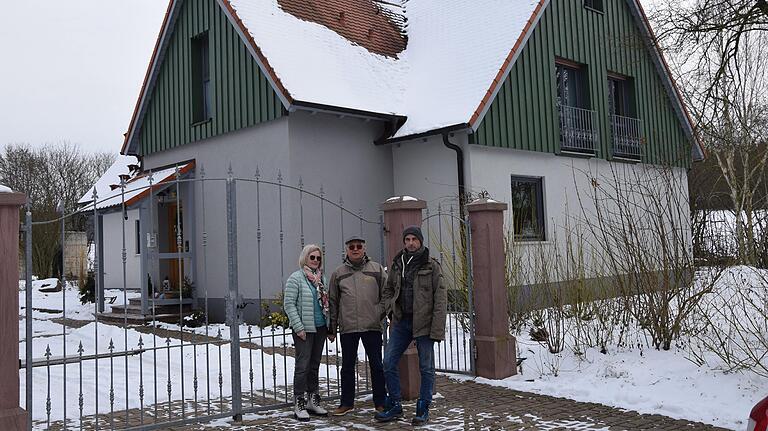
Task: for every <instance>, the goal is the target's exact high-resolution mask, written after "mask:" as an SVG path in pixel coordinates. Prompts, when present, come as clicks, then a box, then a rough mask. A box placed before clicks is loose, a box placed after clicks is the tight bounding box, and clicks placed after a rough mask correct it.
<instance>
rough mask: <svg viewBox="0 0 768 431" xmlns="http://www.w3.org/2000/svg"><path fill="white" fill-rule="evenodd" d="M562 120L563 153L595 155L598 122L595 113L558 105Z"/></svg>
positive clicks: (561, 141)
mask: <svg viewBox="0 0 768 431" xmlns="http://www.w3.org/2000/svg"><path fill="white" fill-rule="evenodd" d="M557 110H558V114H559V118H560V148H561V149H562V150H563V151H575V152H579V153H586V154H595V148H597V138H598V135H597V121H596V120H595V111H590V110H589V109H582V108H576V107H573V106H563V105H558V107H557Z"/></svg>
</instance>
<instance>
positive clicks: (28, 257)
mask: <svg viewBox="0 0 768 431" xmlns="http://www.w3.org/2000/svg"><path fill="white" fill-rule="evenodd" d="M24 231H25V233H24V255H25V264H24V279H25V280H26V281H25V284H24V286H25V288H24V302H25V305H26V309H25V310H24V311H26V319H25V322H24V323H25V326H26V330H27V331H26V335H25V336H24V340H25V342H24V347H25V350H26V352H25V356H26V359H27V362H26V368H25V369H24V377H25V378H26V388H25V389H24V391H25V395H26V399H27V402H26V404H25V405H24V408H25V409H26V410H27V429H28V430H30V431H31V430H32V206H31V204H30V202H29V201H27V211H26V223H25V226H24Z"/></svg>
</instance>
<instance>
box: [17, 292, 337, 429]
mask: <svg viewBox="0 0 768 431" xmlns="http://www.w3.org/2000/svg"><path fill="white" fill-rule="evenodd" d="M57 284H58V280H57V279H44V280H34V281H33V282H32V286H33V292H32V293H33V302H32V303H33V307H32V308H33V312H32V317H33V324H32V332H33V334H34V335H33V337H32V339H33V344H32V350H33V355H32V356H33V362H39V361H42V364H43V366H38V367H33V370H34V371H33V388H34V390H33V408H32V417H33V420H34V421H46V420H47V417H48V410H47V408H46V404H47V403H48V402H49V401H50V403H51V406H50V415H51V420H52V421H56V420H61V419H62V418H63V416H64V412H65V411H66V412H67V417H68V419H69V420H73V419H74V420H76V419H77V418H78V417H79V414H80V410H79V395H80V387H81V385H80V382H81V381H82V391H83V399H84V403H83V415H85V416H87V415H92V414H94V413H96V405H97V403H96V397H97V394H98V399H99V401H98V412H99V413H102V414H103V413H109V412H110V411H111V410H112V409H114V410H115V411H121V410H124V409H125V408H126V399H127V400H128V403H127V407H128V408H136V407H140V405H142V404H143V405H144V406H145V407H146V406H150V405H152V404H155V402H156V401H157V402H159V403H167V402H168V399H169V397H170V399H171V400H172V401H175V400H180V399H181V398H182V387H181V386H182V384H184V385H185V388H184V398H185V399H187V400H192V399H194V397H195V392H194V387H193V382H194V381H195V376H197V380H198V392H197V398H198V400H200V401H202V400H205V399H208V394H210V399H215V400H218V399H219V398H220V397H228V396H230V395H231V387H232V384H231V375H232V374H231V362H230V361H231V355H230V344H229V343H228V342H226V341H228V336H229V328H228V327H227V326H225V325H210V326H209V327H208V333H209V335H210V336H213V337H215V336H216V335H217V332H218V330H219V329H221V330H222V332H223V337H222V339H223V340H224V341H225V343H223V344H221V347H220V348H219V346H218V345H215V344H209V345H208V346H207V348H206V346H205V345H197V346H194V345H190V344H189V342H188V341H187V342H186V343H185V345H184V347H183V348H182V347H181V344H180V341H179V340H178V339H175V338H170V339H167V340H166V339H165V338H162V337H157V336H153V335H151V334H142V333H140V332H138V331H137V330H135V329H128V330H124V329H123V328H121V327H118V326H113V325H106V324H103V323H98V324H97V323H95V322H94V321H93V312H94V304H81V303H80V300H79V295H78V290H77V285H76V284H75V283H67V288H66V289H65V290H64V291H63V292H62V291H59V292H48V293H46V292H42V291H41V289H45V288H50V287H55V286H56V285H57ZM24 288H25V282H24V281H20V282H19V326H20V327H19V339H20V343H19V358H20V359H24V358H25V357H26V354H25V346H26V343H25V341H24V338H25V336H26V332H25V325H24V318H25V313H26V310H25V309H24V308H23V307H24V300H25V295H26V292H25V290H24ZM135 295H137V294H136V293H128V295H127V298H128V299H130V298H131V297H133V296H135ZM105 296H116V297H117V298H116V301H115V305H119V304H122V303H123V299H124V297H123V295H122V292H120V291H109V290H108V291H106V292H105ZM64 301H65V302H66V318H67V319H74V320H84V321H88V322H89V323H87V324H86V325H85V326H82V327H80V328H72V327H65V326H63V325H61V324H60V323H57V322H55V321H54V319H59V318H61V317H63V316H64V315H65V314H64V313H62V311H61V310H62V308H63V307H62V303H63V302H64ZM41 310H43V311H41ZM107 311H109V304H107ZM159 326H162V327H164V328H166V329H170V330H174V329H176V330H177V329H178V326H177V325H169V324H159ZM241 329H242V331H241V332H242V337H243V339H244V340H245V338H246V337H247V333H246V332H247V327H245V326H243V327H242V328H241ZM64 331H66V343H65V340H64V337H63V336H62V334H63V333H64ZM185 331H187V329H186V328H185ZM258 331H259V328H258V327H255V328H253V333H252V334H253V335H254V336H255V335H256V334H257V333H258ZM195 332H197V333H201V334H204V333H205V328H195ZM267 333H269V334H270V336H269V337H266V338H265V339H264V340H254V341H255V342H257V343H258V344H262V345H269V346H272V345H274V346H283V344H286V345H287V344H288V343H287V341H288V340H290V335H287V336H284V335H283V333H282V332H276V333H275V337H274V338H273V337H271V331H268V330H265V331H264V334H267ZM140 338H141V341H142V343H143V344H142V347H143V349H144V351H143V353H142V354H141V355H139V354H131V355H128V356H125V355H121V354H120V353H121V352H125V351H129V352H131V353H134V351H135V353H137V352H138V350H139V339H140ZM283 340H286V341H285V342H284V341H283ZM260 341H264V342H263V343H262V342H260ZM110 342H112V345H113V350H112V352H113V353H114V356H113V357H112V358H111V360H110V357H109V353H110V349H109V346H110ZM290 344H291V345H292V342H291V343H290ZM81 345H82V349H83V352H82V354H83V356H85V357H87V356H88V355H94V354H95V353H97V352H98V353H99V355H103V357H100V358H98V359H94V358H91V359H85V360H83V362H82V367H81V366H80V363H79V362H77V363H70V364H67V366H66V374H67V378H66V379H65V378H64V366H63V365H60V364H59V365H51V366H50V367H48V366H45V359H46V352H47V351H50V360H51V361H57V360H60V359H61V358H62V357H63V356H64V354H65V350H66V356H67V358H69V359H71V360H75V359H77V358H78V356H79V352H78V350H79V348H80V346H81ZM280 353H281V352H280V349H278V350H277V351H276V353H274V354H266V353H264V351H263V350H251V349H241V350H240V360H241V386H242V389H243V391H245V392H247V391H249V390H250V389H251V382H250V379H249V377H250V373H251V372H253V379H254V382H253V388H254V393H255V394H256V393H257V392H260V391H261V390H266V391H269V390H271V389H275V388H277V389H276V390H277V392H282V391H283V390H284V387H285V385H286V382H288V383H289V384H290V383H291V382H292V376H293V369H294V359H293V358H292V357H290V356H284V355H282V354H280ZM126 365H127V368H126ZM126 369H127V371H128V372H127V373H126ZM338 375H339V374H338V370H337V369H336V367H335V366H326V365H322V366H321V367H320V377H321V378H324V377H330V378H331V379H337V378H338ZM97 378H98V381H97ZM19 379H20V383H21V389H20V390H21V404H22V406H21V407H22V408H26V407H25V403H26V395H25V390H26V389H25V387H26V374H25V369H22V370H20V377H19ZM219 379H221V386H220V385H219ZM155 382H156V384H155ZM126 387H127V388H128V393H127V397H126ZM142 388H143V393H144V396H143V399H142V398H141V397H140V395H139V394H140V390H141V389H142ZM169 388H170V395H169V393H168V390H169ZM111 392H112V395H113V396H114V404H113V405H112V406H110V393H111ZM267 393H269V392H267ZM65 394H66V410H65V404H64V398H65ZM161 408H162V407H161ZM36 426H37V427H44V426H45V423H40V424H38V425H36Z"/></svg>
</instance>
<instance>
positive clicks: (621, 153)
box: [610, 115, 643, 160]
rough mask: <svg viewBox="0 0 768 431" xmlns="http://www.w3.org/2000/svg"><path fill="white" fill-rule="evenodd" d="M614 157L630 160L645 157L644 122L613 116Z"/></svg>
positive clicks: (611, 117)
mask: <svg viewBox="0 0 768 431" xmlns="http://www.w3.org/2000/svg"><path fill="white" fill-rule="evenodd" d="M610 119H611V132H612V135H613V155H614V156H616V157H626V158H630V159H637V160H639V159H641V158H642V157H643V137H642V134H641V130H642V124H643V123H642V121H640V120H638V119H637V118H630V117H622V116H621V115H611V116H610Z"/></svg>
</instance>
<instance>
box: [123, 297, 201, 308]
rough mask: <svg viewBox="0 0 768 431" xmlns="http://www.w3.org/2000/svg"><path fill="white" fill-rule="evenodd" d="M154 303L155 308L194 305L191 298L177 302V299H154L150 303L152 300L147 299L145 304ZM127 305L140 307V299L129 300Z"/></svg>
mask: <svg viewBox="0 0 768 431" xmlns="http://www.w3.org/2000/svg"><path fill="white" fill-rule="evenodd" d="M153 302H154V303H155V307H157V306H158V305H176V306H177V307H178V305H179V303H182V304H194V303H195V300H194V299H192V298H183V299H181V300H179V298H155V300H154V301H152V298H147V303H148V304H150V305H151V304H152V303H153ZM128 303H129V304H131V305H141V298H131V299H129V300H128Z"/></svg>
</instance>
